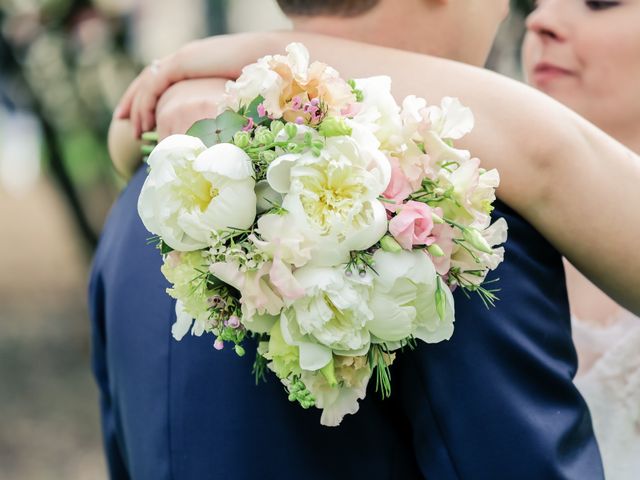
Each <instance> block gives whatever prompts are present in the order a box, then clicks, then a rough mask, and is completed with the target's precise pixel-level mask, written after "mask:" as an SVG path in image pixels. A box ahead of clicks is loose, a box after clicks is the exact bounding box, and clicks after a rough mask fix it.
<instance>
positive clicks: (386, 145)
mask: <svg viewBox="0 0 640 480" xmlns="http://www.w3.org/2000/svg"><path fill="white" fill-rule="evenodd" d="M355 83H356V88H358V89H359V90H361V91H362V94H363V100H362V102H361V104H360V105H359V109H360V110H359V111H358V113H357V114H356V115H355V117H354V118H353V119H352V120H349V121H347V124H348V125H349V126H351V127H353V126H354V125H358V124H359V125H362V126H364V127H365V128H367V129H368V130H369V131H371V132H372V133H373V134H374V135H375V136H376V138H377V139H378V140H379V141H380V144H381V147H382V149H383V150H387V151H395V150H398V149H399V148H400V146H401V144H402V121H401V118H400V107H399V106H398V103H397V102H396V100H395V98H393V95H392V94H391V78H390V77H388V76H384V75H381V76H376V77H369V78H361V79H358V80H356V81H355Z"/></svg>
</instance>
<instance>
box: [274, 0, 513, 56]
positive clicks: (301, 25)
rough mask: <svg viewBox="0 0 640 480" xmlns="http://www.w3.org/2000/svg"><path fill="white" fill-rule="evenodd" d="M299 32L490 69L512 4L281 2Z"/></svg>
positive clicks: (470, 0)
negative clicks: (490, 56)
mask: <svg viewBox="0 0 640 480" xmlns="http://www.w3.org/2000/svg"><path fill="white" fill-rule="evenodd" d="M278 4H279V5H280V8H282V10H283V12H284V13H285V14H287V15H288V16H289V17H290V18H291V20H292V21H293V24H294V27H295V29H296V30H302V31H310V32H315V33H323V34H326V35H335V36H339V37H344V38H350V39H352V40H359V41H363V42H367V43H374V44H378V45H384V46H388V47H394V48H400V49H403V50H411V51H415V52H420V53H429V54H432V55H437V56H441V57H447V58H453V59H455V60H460V61H463V62H466V63H472V64H476V65H480V64H482V63H484V61H485V59H486V56H487V54H488V53H489V49H490V47H491V44H492V43H493V38H494V36H495V34H496V31H497V29H498V26H499V24H500V22H501V21H502V19H503V18H504V17H505V15H506V13H507V12H508V9H509V0H278Z"/></svg>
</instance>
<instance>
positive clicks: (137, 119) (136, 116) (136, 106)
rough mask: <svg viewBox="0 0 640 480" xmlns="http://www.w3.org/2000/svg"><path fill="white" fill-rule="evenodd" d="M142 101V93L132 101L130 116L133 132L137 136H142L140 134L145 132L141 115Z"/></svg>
mask: <svg viewBox="0 0 640 480" xmlns="http://www.w3.org/2000/svg"><path fill="white" fill-rule="evenodd" d="M140 102H141V96H140V94H138V95H136V96H135V97H134V98H133V101H132V103H131V114H130V116H129V118H130V120H131V126H132V127H133V133H134V135H135V137H136V138H140V135H141V134H142V132H143V129H142V121H141V116H140Z"/></svg>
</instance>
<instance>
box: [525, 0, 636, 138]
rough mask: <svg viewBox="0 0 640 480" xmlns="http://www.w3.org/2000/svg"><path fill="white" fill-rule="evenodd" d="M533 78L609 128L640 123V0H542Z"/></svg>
mask: <svg viewBox="0 0 640 480" xmlns="http://www.w3.org/2000/svg"><path fill="white" fill-rule="evenodd" d="M523 63H524V68H525V73H526V76H527V79H528V81H529V83H531V84H532V85H533V86H535V87H537V88H538V89H540V90H542V91H544V92H546V93H548V94H549V95H551V96H553V97H554V98H556V99H557V100H559V101H561V102H562V103H564V104H566V105H568V106H569V107H571V108H572V109H574V110H575V111H577V112H578V113H580V114H582V115H583V116H585V117H586V118H588V119H589V120H591V121H592V122H594V123H596V124H597V125H599V126H601V127H602V128H605V129H610V130H614V131H615V130H616V129H617V128H624V126H629V125H630V124H631V125H633V124H635V125H637V124H638V123H640V0H617V1H613V0H606V1H588V0H538V1H537V2H536V7H535V10H534V11H533V12H532V13H531V15H530V16H529V18H528V19H527V34H526V37H525V42H524V46H523Z"/></svg>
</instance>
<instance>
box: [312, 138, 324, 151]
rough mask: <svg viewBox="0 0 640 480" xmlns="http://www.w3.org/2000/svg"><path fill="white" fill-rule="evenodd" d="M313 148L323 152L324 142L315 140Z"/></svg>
mask: <svg viewBox="0 0 640 480" xmlns="http://www.w3.org/2000/svg"><path fill="white" fill-rule="evenodd" d="M311 148H315V149H318V150H322V149H323V148H324V142H323V141H322V140H314V141H313V142H311Z"/></svg>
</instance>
